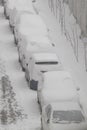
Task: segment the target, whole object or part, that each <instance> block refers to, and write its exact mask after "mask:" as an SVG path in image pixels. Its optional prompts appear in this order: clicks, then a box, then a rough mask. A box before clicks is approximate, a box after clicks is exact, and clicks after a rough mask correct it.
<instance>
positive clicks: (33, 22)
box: [19, 13, 48, 35]
mask: <svg viewBox="0 0 87 130" xmlns="http://www.w3.org/2000/svg"><path fill="white" fill-rule="evenodd" d="M19 23H20V24H19V32H20V33H23V34H25V35H30V34H31V35H32V34H33V35H34V34H35V35H36V34H38V33H39V34H44V35H45V34H46V35H47V34H48V31H47V27H46V25H45V23H44V21H43V20H42V18H41V17H40V16H39V15H37V14H28V13H26V14H24V15H23V14H22V15H21V17H20V20H19Z"/></svg>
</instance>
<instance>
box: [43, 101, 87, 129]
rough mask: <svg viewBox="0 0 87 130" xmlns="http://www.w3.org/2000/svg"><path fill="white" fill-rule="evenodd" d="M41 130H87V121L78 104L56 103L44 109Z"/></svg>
mask: <svg viewBox="0 0 87 130" xmlns="http://www.w3.org/2000/svg"><path fill="white" fill-rule="evenodd" d="M41 130H87V119H86V117H85V114H84V110H83V108H82V107H81V105H80V104H79V103H78V102H69V101H65V102H56V103H51V104H48V105H46V106H44V107H43V109H42V116H41Z"/></svg>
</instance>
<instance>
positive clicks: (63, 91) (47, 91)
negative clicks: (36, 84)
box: [41, 81, 78, 104]
mask: <svg viewBox="0 0 87 130" xmlns="http://www.w3.org/2000/svg"><path fill="white" fill-rule="evenodd" d="M50 84H53V83H52V81H50ZM55 84H56V83H55ZM55 84H54V86H49V88H47V87H45V88H44V86H43V89H42V91H41V95H42V99H43V101H44V103H45V104H48V103H50V102H59V101H75V100H78V95H77V91H76V89H75V88H71V87H70V86H68V87H67V86H64V87H57V86H56V88H55Z"/></svg>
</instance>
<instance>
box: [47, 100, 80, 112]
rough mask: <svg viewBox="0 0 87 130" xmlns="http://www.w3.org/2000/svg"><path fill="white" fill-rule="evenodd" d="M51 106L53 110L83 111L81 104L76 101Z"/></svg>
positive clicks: (54, 103) (56, 103)
mask: <svg viewBox="0 0 87 130" xmlns="http://www.w3.org/2000/svg"><path fill="white" fill-rule="evenodd" d="M49 105H50V106H51V107H52V109H53V110H61V111H62V110H63V111H67V110H81V108H80V105H79V103H78V102H76V101H63V102H52V103H51V104H49Z"/></svg>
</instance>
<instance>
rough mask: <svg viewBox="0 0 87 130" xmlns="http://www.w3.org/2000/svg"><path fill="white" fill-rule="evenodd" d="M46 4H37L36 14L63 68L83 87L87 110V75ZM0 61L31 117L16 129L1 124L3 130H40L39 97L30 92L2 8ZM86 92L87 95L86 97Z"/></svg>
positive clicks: (0, 18) (0, 13)
mask: <svg viewBox="0 0 87 130" xmlns="http://www.w3.org/2000/svg"><path fill="white" fill-rule="evenodd" d="M46 2H47V1H46ZM46 2H45V0H38V1H37V3H36V5H35V6H36V7H37V12H39V15H40V16H41V17H42V18H43V19H44V20H45V23H46V24H47V27H48V28H49V33H50V37H51V39H52V41H53V43H55V45H56V52H57V55H58V56H59V57H60V60H61V62H62V64H63V65H64V67H65V69H66V70H68V71H69V72H70V73H71V75H72V77H73V79H74V80H75V81H76V85H77V86H79V87H80V89H81V91H80V92H81V94H80V97H81V99H82V101H83V104H84V105H85V107H86V110H87V101H86V100H87V99H86V97H87V96H86V95H87V87H86V86H87V73H86V72H84V70H83V68H82V67H81V66H79V64H78V63H77V62H76V60H75V56H74V54H73V50H72V48H71V46H70V43H69V42H67V40H66V38H65V36H64V35H62V34H61V28H60V25H59V24H58V23H57V22H56V20H55V18H54V16H53V15H52V14H51V12H50V11H49V9H48V7H47V5H46V4H45V3H46ZM50 21H51V22H50ZM49 23H50V24H49ZM0 59H3V61H2V62H3V63H4V65H5V68H6V73H7V74H8V75H9V77H10V80H11V84H12V86H13V91H14V92H15V93H16V95H15V96H16V97H15V98H16V100H17V102H18V104H19V105H20V106H22V108H23V110H24V111H23V113H25V114H27V116H28V117H27V119H25V120H24V121H21V122H19V123H18V124H16V125H15V126H13V125H10V126H9V125H8V126H2V125H1V124H0V130H40V111H39V106H38V104H37V95H36V92H35V91H32V90H30V89H29V88H28V84H27V82H26V80H25V75H24V72H22V69H21V66H20V64H19V63H18V53H17V47H16V45H15V44H14V36H13V34H12V32H11V29H10V27H9V22H8V20H6V19H5V17H4V14H3V7H0ZM83 91H85V94H86V95H85V94H84V93H83Z"/></svg>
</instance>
